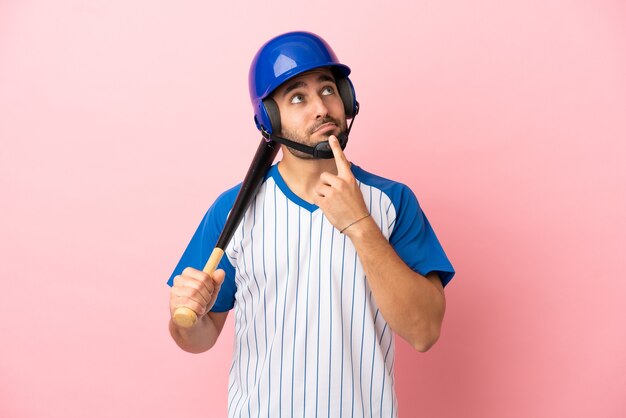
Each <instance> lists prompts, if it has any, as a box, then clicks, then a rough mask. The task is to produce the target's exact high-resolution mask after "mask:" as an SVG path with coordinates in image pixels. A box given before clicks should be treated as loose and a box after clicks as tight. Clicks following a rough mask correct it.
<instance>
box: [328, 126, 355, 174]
mask: <svg viewBox="0 0 626 418" xmlns="http://www.w3.org/2000/svg"><path fill="white" fill-rule="evenodd" d="M328 143H329V144H330V148H331V149H332V150H333V156H334V157H335V163H336V164H337V172H338V174H339V175H341V174H343V173H346V172H347V171H350V163H349V162H348V159H347V158H346V155H345V154H344V153H343V150H342V149H341V145H339V140H338V139H337V137H336V136H335V135H331V136H330V137H329V138H328Z"/></svg>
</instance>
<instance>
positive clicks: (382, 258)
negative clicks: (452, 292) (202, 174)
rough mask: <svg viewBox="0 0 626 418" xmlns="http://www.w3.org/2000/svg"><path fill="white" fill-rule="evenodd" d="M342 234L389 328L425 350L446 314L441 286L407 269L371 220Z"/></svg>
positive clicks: (362, 222) (436, 333)
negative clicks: (349, 245)
mask: <svg viewBox="0 0 626 418" xmlns="http://www.w3.org/2000/svg"><path fill="white" fill-rule="evenodd" d="M345 233H346V235H347V236H348V237H349V238H350V239H351V241H352V243H353V245H354V246H355V248H356V251H357V253H358V255H359V259H360V261H361V264H362V265H363V269H364V271H365V274H366V276H367V281H368V284H369V287H370V289H371V290H372V294H373V296H374V299H375V301H376V304H377V305H378V307H379V309H380V312H381V314H382V315H383V317H384V318H385V320H386V321H387V322H388V323H389V326H390V327H391V328H392V329H393V330H394V331H395V332H396V333H397V334H399V335H400V336H401V337H403V338H404V339H405V340H407V341H408V342H409V343H410V344H411V345H412V346H413V347H414V348H415V349H416V350H418V351H426V350H428V349H429V348H430V347H431V346H432V345H433V344H434V343H435V342H436V341H437V339H438V338H439V333H440V330H441V324H442V321H443V316H444V312H445V296H444V293H443V287H442V286H441V283H440V282H438V279H434V280H433V281H431V280H429V278H426V277H424V276H422V275H420V274H418V273H416V272H414V271H413V270H412V269H411V268H409V267H408V266H407V265H406V264H405V263H404V261H402V259H401V258H400V257H399V256H398V255H397V254H396V252H395V250H394V249H393V247H392V246H391V245H390V244H389V242H387V240H386V239H385V237H384V236H383V235H382V233H381V232H380V229H379V227H378V226H377V225H376V223H375V222H374V221H373V220H372V219H371V218H367V219H364V220H363V221H361V222H359V223H357V224H355V225H354V226H352V227H350V228H348V229H347V230H346V232H345ZM435 280H437V281H435Z"/></svg>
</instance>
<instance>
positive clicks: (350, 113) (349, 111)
mask: <svg viewBox="0 0 626 418" xmlns="http://www.w3.org/2000/svg"><path fill="white" fill-rule="evenodd" d="M335 84H337V90H338V91H339V95H340V96H341V100H342V101H343V108H344V110H345V112H346V119H352V118H353V117H354V116H355V115H356V112H357V109H358V106H357V102H356V95H355V93H354V87H353V86H352V82H351V81H350V79H349V78H348V77H339V78H337V79H336V80H335Z"/></svg>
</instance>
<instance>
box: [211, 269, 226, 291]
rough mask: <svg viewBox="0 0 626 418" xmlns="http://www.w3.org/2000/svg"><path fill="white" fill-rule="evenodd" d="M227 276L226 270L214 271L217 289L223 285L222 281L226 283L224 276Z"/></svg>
mask: <svg viewBox="0 0 626 418" xmlns="http://www.w3.org/2000/svg"><path fill="white" fill-rule="evenodd" d="M225 277H226V272H224V270H221V269H219V270H215V272H214V273H213V282H214V283H215V289H216V290H219V288H220V287H221V286H222V283H224V278H225Z"/></svg>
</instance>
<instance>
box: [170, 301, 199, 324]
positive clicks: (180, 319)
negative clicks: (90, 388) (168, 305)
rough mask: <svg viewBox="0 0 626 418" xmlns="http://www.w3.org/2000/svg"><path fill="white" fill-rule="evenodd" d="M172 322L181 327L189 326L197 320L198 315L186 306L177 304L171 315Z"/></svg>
mask: <svg viewBox="0 0 626 418" xmlns="http://www.w3.org/2000/svg"><path fill="white" fill-rule="evenodd" d="M172 319H173V320H174V323H175V324H176V325H178V326H179V327H182V328H191V327H193V326H194V325H195V323H196V321H197V320H198V315H196V313H195V312H194V311H193V310H192V309H189V308H188V307H186V306H179V307H178V308H176V310H175V311H174V316H173V317H172Z"/></svg>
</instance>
